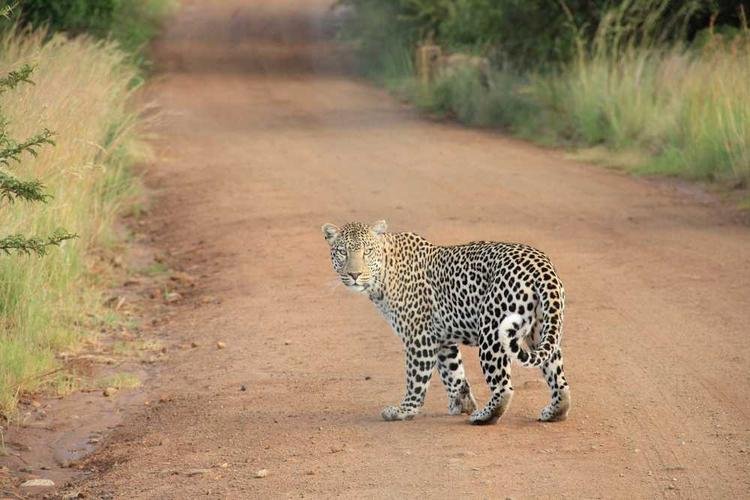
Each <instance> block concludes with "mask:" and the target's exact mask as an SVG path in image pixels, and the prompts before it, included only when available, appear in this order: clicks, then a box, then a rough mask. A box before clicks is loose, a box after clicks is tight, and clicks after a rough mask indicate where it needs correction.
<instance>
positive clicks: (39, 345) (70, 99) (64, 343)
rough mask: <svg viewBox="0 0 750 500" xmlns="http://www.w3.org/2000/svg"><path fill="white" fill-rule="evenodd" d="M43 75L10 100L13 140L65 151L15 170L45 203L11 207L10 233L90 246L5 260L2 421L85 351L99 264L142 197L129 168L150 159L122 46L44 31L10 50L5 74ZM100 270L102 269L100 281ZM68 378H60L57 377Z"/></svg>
mask: <svg viewBox="0 0 750 500" xmlns="http://www.w3.org/2000/svg"><path fill="white" fill-rule="evenodd" d="M25 62H32V63H34V64H35V65H36V70H35V72H34V76H33V78H34V81H35V84H34V85H24V86H21V87H19V88H17V89H16V90H14V91H11V92H6V93H4V94H3V95H2V96H0V106H1V107H2V110H3V115H4V116H5V118H6V119H7V120H8V122H9V125H8V127H9V131H10V132H11V135H12V136H13V137H27V136H29V135H31V134H32V133H33V132H35V131H36V130H38V129H40V128H41V127H48V128H50V129H51V130H53V131H54V132H55V134H56V135H55V142H56V144H57V145H56V146H54V147H47V148H43V149H41V150H40V152H39V153H40V154H39V156H38V157H37V158H32V157H27V158H25V159H24V161H23V163H22V164H20V165H18V166H14V167H13V169H14V171H15V172H17V173H18V174H19V175H21V176H23V177H37V178H40V179H41V180H42V181H43V182H44V184H45V186H46V188H47V191H48V192H49V193H50V194H52V195H53V198H52V199H51V200H50V201H49V202H48V203H46V204H33V205H32V204H24V203H15V204H12V205H9V204H3V205H2V206H0V227H2V228H3V233H15V232H18V233H22V234H28V235H33V234H48V233H50V232H51V231H52V230H54V229H55V228H57V227H64V228H66V229H68V230H69V231H71V232H75V233H77V234H78V235H79V236H80V237H79V239H77V240H73V241H69V242H65V243H64V244H63V245H62V246H61V247H60V248H59V249H53V250H52V251H50V252H49V254H48V255H47V256H45V257H43V258H37V257H23V256H22V257H16V256H0V413H2V414H4V415H6V416H9V415H12V412H13V409H14V407H15V403H16V400H17V398H18V396H19V394H20V393H23V392H26V391H34V390H36V389H38V388H39V387H40V386H41V385H43V384H54V383H55V382H54V380H50V379H51V377H49V376H48V374H49V373H50V372H52V371H53V370H54V369H55V368H57V367H58V366H59V364H58V362H57V361H56V359H55V353H56V352H59V351H60V350H63V349H65V350H69V349H74V348H75V345H76V344H77V343H78V342H80V341H81V340H82V339H84V338H86V337H87V336H88V335H90V332H91V330H92V329H93V327H94V326H95V325H94V322H95V321H96V320H95V319H92V318H95V317H102V316H103V314H102V312H101V297H100V294H99V293H98V292H97V290H96V287H95V286H94V284H95V282H96V281H97V280H96V279H95V277H94V276H93V269H94V268H93V267H92V265H93V263H94V257H93V256H94V254H95V253H96V251H97V248H99V247H101V246H102V245H106V244H110V243H111V242H112V241H115V240H116V239H117V236H116V235H115V233H114V231H113V226H114V221H115V218H116V217H117V215H118V213H119V212H120V211H121V210H123V208H124V207H126V206H128V205H129V204H130V203H131V201H132V200H133V199H134V197H135V195H136V194H137V184H136V183H134V182H133V176H132V174H131V173H130V166H131V164H132V163H133V161H134V160H135V159H136V156H137V154H138V153H139V152H141V151H143V149H142V147H140V146H139V143H138V133H137V127H136V122H137V120H136V117H135V114H134V110H132V109H131V108H130V107H129V101H130V97H131V95H132V93H133V91H134V89H133V87H132V81H133V79H134V77H135V75H136V74H137V72H138V70H137V68H136V67H135V66H134V65H133V64H132V63H131V62H130V60H129V55H128V54H126V53H125V52H123V51H121V50H120V49H119V48H118V47H117V45H116V44H115V43H113V42H96V41H94V40H92V39H89V38H86V37H78V38H75V39H72V40H69V39H66V38H65V37H62V36H60V35H55V36H53V37H52V38H51V39H48V38H47V37H46V36H45V33H43V32H37V33H32V34H28V33H17V32H16V33H14V32H11V33H8V34H6V35H5V36H4V37H3V38H2V40H0V71H1V72H3V73H5V72H7V71H8V70H10V69H13V68H17V67H19V66H20V65H21V64H22V63H25ZM98 270H99V268H97V271H98ZM58 378H59V377H58Z"/></svg>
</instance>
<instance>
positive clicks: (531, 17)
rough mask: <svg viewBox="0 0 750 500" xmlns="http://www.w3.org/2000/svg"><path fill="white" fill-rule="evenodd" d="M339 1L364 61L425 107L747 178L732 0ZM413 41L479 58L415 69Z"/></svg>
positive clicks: (746, 110) (549, 138)
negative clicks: (429, 73)
mask: <svg viewBox="0 0 750 500" xmlns="http://www.w3.org/2000/svg"><path fill="white" fill-rule="evenodd" d="M340 3H341V4H343V5H345V6H347V8H348V9H349V12H348V13H347V16H346V20H345V22H344V24H343V26H342V28H341V36H342V38H344V39H345V40H348V41H350V42H351V43H352V44H353V45H354V47H355V48H356V50H357V52H358V53H359V55H360V57H359V60H360V61H361V64H362V66H361V69H362V71H363V72H364V73H365V74H366V75H368V76H370V77H371V78H373V79H375V80H376V81H378V82H380V83H382V84H384V85H386V86H387V87H388V88H390V89H391V90H393V91H394V92H396V93H398V94H399V95H401V96H403V97H405V98H407V99H409V100H411V101H412V102H414V103H415V104H416V105H417V106H418V107H420V108H421V109H423V110H425V111H428V112H430V113H432V114H436V115H439V116H448V117H453V118H455V119H457V120H459V121H461V122H463V123H467V124H471V125H476V126H491V127H501V128H504V129H506V130H508V131H510V132H511V133H514V134H516V135H519V136H521V137H524V138H529V139H533V140H536V141H540V142H543V143H546V144H561V145H567V146H574V147H578V148H582V149H585V150H586V151H587V152H588V153H589V155H588V157H589V158H590V159H594V160H601V161H603V162H607V163H614V164H619V165H621V166H626V167H630V168H631V169H633V170H635V171H639V172H648V173H658V174H666V175H675V176H680V177H684V178H689V179H700V180H708V181H718V182H721V183H725V184H727V185H730V186H732V187H744V186H746V185H747V182H748V180H750V83H748V82H750V31H749V30H748V22H747V17H746V15H747V12H746V11H745V10H744V9H743V7H742V2H735V1H728V0H727V1H718V0H717V1H695V2H682V1H679V2H678V1H674V0H625V1H611V0H602V1H599V0H560V1H559V2H546V1H536V0H529V1H525V2H520V1H515V0H456V1H453V0H390V1H378V0H343V1H342V2H340ZM419 45H423V46H424V45H435V46H437V47H440V50H441V53H442V54H446V53H447V54H455V53H458V54H467V55H470V56H467V57H465V58H464V61H470V60H471V59H469V57H473V59H474V60H477V59H479V58H481V59H482V60H484V61H486V62H487V65H486V67H484V66H481V70H480V69H478V68H479V67H480V66H478V65H477V64H473V65H472V64H468V63H467V64H463V65H461V64H458V65H456V66H455V67H453V68H449V70H445V68H443V70H442V71H441V70H440V68H438V70H437V71H435V74H434V76H433V77H431V78H429V81H425V78H423V77H422V76H423V75H420V74H419V73H420V72H421V71H424V70H423V68H420V67H419V66H418V64H417V63H416V62H415V50H417V47H418V46H419ZM459 61H460V59H459ZM485 68H486V69H485Z"/></svg>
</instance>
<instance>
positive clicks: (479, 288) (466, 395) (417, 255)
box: [322, 220, 571, 425]
mask: <svg viewBox="0 0 750 500" xmlns="http://www.w3.org/2000/svg"><path fill="white" fill-rule="evenodd" d="M322 232H323V237H324V238H325V240H326V242H327V243H328V245H329V247H330V255H331V262H332V264H333V269H334V271H335V272H336V274H337V275H338V278H339V279H340V280H341V282H342V283H343V284H344V285H345V286H346V287H347V288H348V289H350V290H352V291H354V292H356V293H359V294H362V295H366V296H367V297H368V298H369V300H370V301H372V302H373V303H374V305H375V306H376V308H377V309H378V310H379V311H380V313H381V314H382V316H383V317H384V318H385V319H386V321H387V322H388V324H389V325H390V327H391V328H392V330H393V331H394V332H395V334H396V335H397V336H398V337H399V338H400V339H401V341H402V343H403V347H404V352H405V368H406V391H405V394H404V396H403V398H402V399H401V402H400V403H399V404H397V405H392V406H386V407H385V408H384V409H383V410H382V412H381V417H382V418H383V419H384V420H386V421H399V420H411V419H413V418H414V416H416V415H418V414H419V413H420V411H421V409H422V407H423V405H424V402H425V397H426V394H427V389H428V387H429V383H430V379H431V377H432V374H433V372H434V371H435V368H437V372H438V373H439V374H440V378H441V381H442V383H443V386H444V387H445V390H446V392H447V395H448V413H449V414H450V415H460V414H468V415H469V418H468V420H469V423H471V424H474V425H484V424H494V423H496V422H497V421H498V420H499V419H500V418H501V417H502V416H503V415H504V414H505V412H506V411H507V410H508V407H509V405H510V402H511V399H512V397H513V384H512V381H511V365H512V364H520V365H521V366H527V367H536V368H538V369H539V370H540V371H541V374H542V376H543V377H544V380H545V381H546V382H547V385H548V386H549V390H550V393H551V399H550V402H549V404H548V405H547V406H545V407H544V408H543V409H542V410H541V413H540V414H539V417H538V420H540V421H543V422H553V421H561V420H565V419H566V418H567V416H568V413H569V410H570V406H571V398H570V387H569V385H568V382H567V380H566V378H565V372H564V368H563V355H562V350H561V340H562V327H563V312H564V307H565V305H564V304H565V290H564V288H563V284H562V282H561V280H560V278H559V277H558V275H557V273H556V271H555V268H554V267H553V265H552V263H551V262H550V259H549V258H548V257H547V255H546V254H544V253H543V252H542V251H540V250H537V249H536V248H534V247H532V246H529V245H526V244H522V243H503V242H493V241H475V242H471V243H466V244H459V245H450V246H441V245H435V244H432V243H430V242H429V241H427V240H426V239H425V238H423V237H421V236H419V235H417V234H415V233H411V232H400V233H394V232H388V226H387V223H386V222H385V221H384V220H379V221H376V222H374V223H372V224H365V223H361V222H349V223H346V224H344V225H343V226H341V227H339V226H337V225H335V224H332V223H326V224H324V225H323V226H322ZM459 345H467V346H475V347H478V353H479V361H480V366H481V370H482V373H483V375H484V380H485V382H486V383H487V385H488V386H489V389H490V398H489V400H488V401H487V403H486V404H485V405H484V406H483V407H482V408H479V407H478V406H477V402H476V399H475V397H474V394H473V392H472V389H471V386H470V384H469V382H468V381H467V379H466V373H465V369H464V363H463V360H462V357H461V351H460V350H459Z"/></svg>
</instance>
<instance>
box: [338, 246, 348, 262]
mask: <svg viewBox="0 0 750 500" xmlns="http://www.w3.org/2000/svg"><path fill="white" fill-rule="evenodd" d="M336 258H338V259H339V260H344V259H345V258H346V250H344V249H343V248H339V249H338V250H336Z"/></svg>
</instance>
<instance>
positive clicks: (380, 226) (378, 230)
mask: <svg viewBox="0 0 750 500" xmlns="http://www.w3.org/2000/svg"><path fill="white" fill-rule="evenodd" d="M372 230H373V231H375V234H383V233H385V232H386V231H388V224H386V222H385V221H384V220H376V221H375V222H373V223H372Z"/></svg>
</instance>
